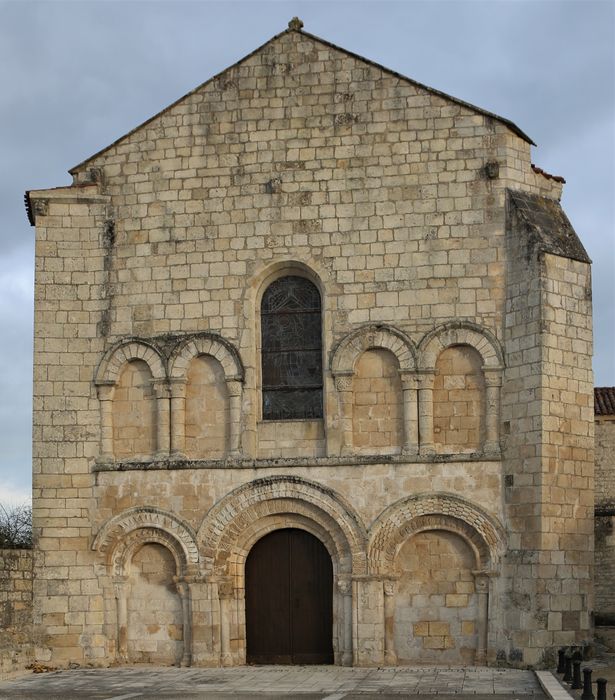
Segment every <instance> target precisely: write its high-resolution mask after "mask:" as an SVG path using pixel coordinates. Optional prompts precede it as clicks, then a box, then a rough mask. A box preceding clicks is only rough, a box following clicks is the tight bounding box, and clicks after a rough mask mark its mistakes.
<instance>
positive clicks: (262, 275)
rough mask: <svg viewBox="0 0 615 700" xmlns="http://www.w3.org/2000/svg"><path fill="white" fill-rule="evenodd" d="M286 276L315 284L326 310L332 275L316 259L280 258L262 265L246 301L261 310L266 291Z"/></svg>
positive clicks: (250, 286) (248, 287) (253, 279)
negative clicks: (295, 276)
mask: <svg viewBox="0 0 615 700" xmlns="http://www.w3.org/2000/svg"><path fill="white" fill-rule="evenodd" d="M286 275H299V276H300V277H306V278H307V279H309V280H310V281H311V282H313V283H314V284H315V285H316V287H317V288H318V291H319V292H320V296H321V298H322V302H323V310H324V305H325V301H326V299H327V296H328V292H329V289H328V287H329V285H330V284H331V275H330V273H329V271H328V270H327V268H326V267H324V266H323V265H322V264H321V263H320V262H319V261H318V260H316V259H315V258H306V259H305V260H294V259H290V258H280V259H278V260H273V261H271V260H268V261H267V262H266V263H261V264H260V265H259V266H258V268H256V269H255V270H254V272H253V274H252V279H251V282H250V284H249V285H248V286H247V287H246V295H245V300H246V301H247V302H248V303H249V304H250V305H251V307H252V308H253V309H258V308H260V300H261V297H262V295H263V292H264V291H265V289H267V287H268V286H269V285H270V284H271V283H272V282H274V281H275V280H276V279H278V278H279V277H285V276H286Z"/></svg>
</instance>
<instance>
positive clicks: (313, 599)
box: [245, 528, 333, 664]
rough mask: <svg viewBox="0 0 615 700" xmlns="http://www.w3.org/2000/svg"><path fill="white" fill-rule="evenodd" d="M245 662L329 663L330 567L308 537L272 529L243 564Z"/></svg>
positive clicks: (320, 548)
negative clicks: (244, 566)
mask: <svg viewBox="0 0 615 700" xmlns="http://www.w3.org/2000/svg"><path fill="white" fill-rule="evenodd" d="M245 585H246V636H247V662H248V663H254V664H330V663H333V640H332V634H333V567H332V563H331V557H330V556H329V552H328V551H327V549H326V548H325V546H324V545H323V544H322V542H321V541H320V540H319V539H318V538H316V537H314V535H312V534H310V533H309V532H306V531H305V530H299V529H295V528H286V529H282V530H275V531H274V532H271V533H269V534H268V535H266V536H265V537H263V538H262V539H260V540H259V541H258V542H257V543H256V544H255V545H254V547H252V549H251V551H250V554H249V555H248V558H247V559H246V568H245Z"/></svg>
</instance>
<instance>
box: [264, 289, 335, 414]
mask: <svg viewBox="0 0 615 700" xmlns="http://www.w3.org/2000/svg"><path fill="white" fill-rule="evenodd" d="M320 308H321V307H320V293H319V291H318V289H316V287H315V286H314V285H313V284H312V282H310V281H309V280H307V279H305V278H304V277H297V276H289V277H281V278H280V279H278V280H276V281H275V282H272V283H271V284H270V285H269V287H267V290H266V291H265V294H264V295H263V300H262V302H261V338H262V343H261V348H262V363H263V375H262V381H263V419H264V420H284V419H292V418H322V335H321V320H320Z"/></svg>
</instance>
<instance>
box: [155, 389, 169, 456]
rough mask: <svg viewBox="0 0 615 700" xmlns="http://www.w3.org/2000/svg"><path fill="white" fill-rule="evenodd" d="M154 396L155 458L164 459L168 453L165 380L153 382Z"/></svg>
mask: <svg viewBox="0 0 615 700" xmlns="http://www.w3.org/2000/svg"><path fill="white" fill-rule="evenodd" d="M153 386H154V392H155V394H156V457H158V458H164V457H168V456H169V452H170V446H171V445H170V438H171V428H170V422H169V421H170V415H169V408H170V405H169V385H168V384H167V381H166V379H161V380H157V381H154V382H153Z"/></svg>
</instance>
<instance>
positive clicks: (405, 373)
mask: <svg viewBox="0 0 615 700" xmlns="http://www.w3.org/2000/svg"><path fill="white" fill-rule="evenodd" d="M399 378H400V379H401V388H402V390H403V391H406V390H411V389H418V388H419V377H418V375H417V373H416V372H415V371H414V370H409V369H400V370H399Z"/></svg>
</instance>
